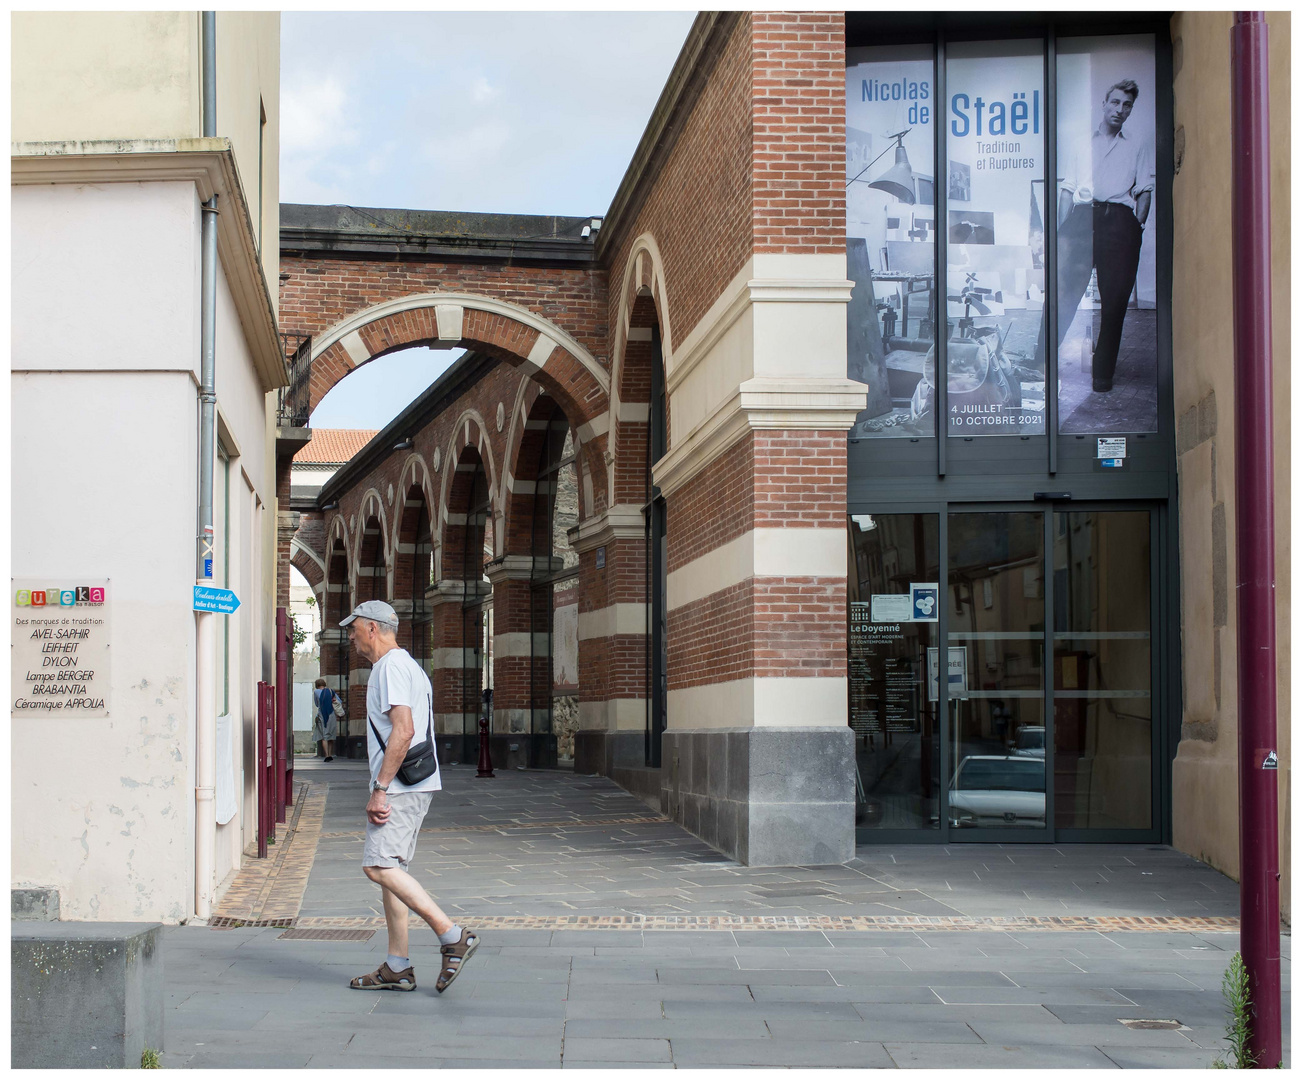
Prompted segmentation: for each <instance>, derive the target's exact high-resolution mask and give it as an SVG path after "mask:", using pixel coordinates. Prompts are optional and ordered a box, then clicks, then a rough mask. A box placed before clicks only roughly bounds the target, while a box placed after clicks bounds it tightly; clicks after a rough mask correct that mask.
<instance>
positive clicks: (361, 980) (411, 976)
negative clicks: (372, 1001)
mask: <svg viewBox="0 0 1302 1080" xmlns="http://www.w3.org/2000/svg"><path fill="white" fill-rule="evenodd" d="M348 986H349V988H350V989H352V990H415V989H416V972H415V971H414V970H413V969H412V968H404V969H403V970H402V971H394V970H393V968H391V967H389V961H387V960H386V961H385V962H384V963H383V964H381V965H380V966H379V967H378V968H376V969H375V970H374V971H372V972H371V973H370V974H369V975H358V976H357V978H355V979H353V980H352V982H350V983H349V984H348Z"/></svg>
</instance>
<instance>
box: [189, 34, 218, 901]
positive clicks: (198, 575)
mask: <svg viewBox="0 0 1302 1080" xmlns="http://www.w3.org/2000/svg"><path fill="white" fill-rule="evenodd" d="M200 23H201V26H202V31H203V67H202V71H203V76H202V77H203V93H202V107H203V136H204V138H212V137H214V136H215V135H216V134H217V60H216V57H217V14H216V12H213V11H205V12H203V13H202V14H201V16H200ZM200 268H201V269H200V272H201V278H200V286H199V288H200V301H199V352H200V373H199V382H200V386H199V535H198V543H197V549H198V550H197V557H196V563H197V566H196V569H195V580H196V582H197V584H199V585H211V584H212V559H213V550H212V545H213V530H212V474H213V458H214V456H215V451H216V442H217V391H216V388H215V384H214V355H213V354H214V349H215V344H216V339H217V196H216V195H214V196H213V197H212V198H210V199H209V200H208V201H207V202H205V203H204V204H203V232H202V235H201V247H200ZM216 620H217V616H216V615H215V614H214V613H213V612H211V611H199V612H195V665H194V666H195V733H194V734H195V738H194V830H195V834H194V914H195V917H196V918H199V919H207V918H208V916H209V915H211V914H212V892H213V864H214V854H213V853H214V849H215V847H216V832H217V806H216V786H217V785H216V760H215V759H216V749H217V747H216V744H217V621H216Z"/></svg>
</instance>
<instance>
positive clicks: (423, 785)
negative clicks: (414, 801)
mask: <svg viewBox="0 0 1302 1080" xmlns="http://www.w3.org/2000/svg"><path fill="white" fill-rule="evenodd" d="M395 705H406V706H407V708H409V709H410V710H411V721H412V726H413V728H414V729H415V730H414V731H413V733H412V737H411V745H412V746H416V745H417V744H419V743H422V742H424V741H425V740H426V739H431V738H433V736H432V734H431V728H430V724H431V721H432V719H433V715H434V688H433V687H432V686H431V685H430V681H429V676H428V675H426V674H425V670H424V669H423V668H422V667H421V666H420V665H419V664H418V663H416V661H415V660H413V659H412V658H411V653H409V652H408V651H407V650H406V649H390V650H389V651H388V652H387V653H385V654H384V655H383V656H381V657H380V659H378V660H377V661H375V665H374V666H373V667H372V668H371V678H370V681H369V682H368V683H367V684H366V720H367V724H366V754H367V757H368V758H369V760H370V765H371V779H372V780H375V779H377V778H378V777H379V775H380V766H381V764H382V763H383V762H384V751H383V750H381V749H380V744H379V742H378V740H377V739H376V738H375V732H376V731H379V733H380V738H382V739H383V740H384V745H385V746H388V745H389V739H390V737H391V735H392V734H393V722H392V721H391V720H390V719H389V716H388V713H389V710H390V709H392V708H393V707H394V706H395ZM372 725H374V729H372ZM435 761H436V762H437V761H438V757H437V752H436V755H435ZM442 789H443V778H442V773H441V770H439V769H435V770H434V775H433V776H428V777H426V778H425V779H424V780H422V781H421V782H420V783H419V784H416V785H415V786H414V787H408V786H407V785H406V784H404V783H403V782H402V781H401V780H399V779H398V778H397V777H396V776H395V777H394V778H393V780H392V782H391V783H390V784H389V794H390V795H400V794H402V793H403V792H404V791H441V790H442Z"/></svg>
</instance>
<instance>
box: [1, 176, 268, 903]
mask: <svg viewBox="0 0 1302 1080" xmlns="http://www.w3.org/2000/svg"><path fill="white" fill-rule="evenodd" d="M12 194H13V200H12V207H13V246H12V262H13V275H12V296H13V312H14V321H13V339H12V340H13V356H12V368H13V370H14V374H13V410H14V413H13V421H14V424H13V440H14V441H13V506H14V508H15V510H16V511H19V512H15V514H14V518H13V544H14V554H13V569H12V573H13V574H14V575H16V576H19V575H21V576H27V575H55V574H64V573H75V574H84V575H86V576H88V577H96V576H97V577H108V578H110V580H111V592H110V597H111V600H110V618H111V625H112V631H111V632H112V635H113V636H112V641H113V644H112V646H111V649H112V663H111V679H112V682H111V687H112V696H111V698H110V703H109V704H110V710H111V713H110V717H109V718H108V720H90V719H84V720H80V721H77V720H72V719H69V720H62V719H60V720H59V721H57V722H52V721H49V720H41V721H38V720H34V719H32V718H29V717H22V718H15V720H14V724H13V761H14V801H13V826H12V829H13V843H14V860H13V880H14V882H15V883H18V882H23V883H31V884H35V885H46V886H53V887H56V888H58V889H59V890H60V893H61V903H62V909H63V912H64V917H65V918H73V919H78V918H80V919H142V918H147V919H160V920H164V921H173V922H174V921H178V920H180V919H184V918H186V917H188V916H189V915H190V914H191V913H192V908H193V867H194V855H193V851H194V839H193V838H194V777H193V752H192V751H193V738H194V700H195V687H194V628H195V615H194V613H193V611H192V605H191V593H190V590H191V587H192V585H193V583H194V579H195V527H196V506H197V469H198V465H197V453H198V390H197V382H198V370H197V369H198V359H199V297H200V266H199V231H200V211H199V205H198V196H197V193H196V191H195V188H194V186H193V185H192V184H186V183H149V184H136V183H131V184H105V185H66V186H56V185H51V186H47V187H20V188H16V189H14V190H13V193H12ZM219 266H220V264H219ZM216 314H217V343H216V368H217V376H216V385H217V395H218V412H219V418H220V425H219V427H220V430H221V431H222V433H223V438H224V441H225V443H226V446H227V449H228V450H229V451H230V453H231V456H232V471H231V487H230V499H231V503H230V508H229V513H230V516H231V549H232V550H231V558H230V566H231V581H230V584H231V587H233V588H234V589H235V590H236V592H237V594H238V595H239V596H240V599H241V602H242V603H241V607H240V609H239V611H238V612H237V613H236V614H235V615H233V616H230V617H229V618H230V620H231V637H230V646H231V680H232V686H231V694H230V710H231V712H232V714H234V716H235V718H236V723H235V725H234V727H235V735H234V738H235V740H236V745H235V761H236V762H237V769H239V771H240V772H241V773H242V783H243V787H244V790H243V798H242V799H241V800H240V805H241V811H240V812H239V813H237V815H236V817H235V818H234V819H232V821H231V822H230V823H228V824H227V825H226V826H222V827H219V829H218V833H217V848H216V860H215V865H214V877H215V881H216V882H220V881H222V880H224V879H225V878H226V877H227V876H228V875H229V873H230V871H232V870H233V869H236V868H237V867H238V866H239V864H240V861H241V858H242V851H243V849H244V848H246V847H247V846H248V844H250V843H252V842H253V841H254V840H255V839H256V837H255V835H254V832H253V830H254V828H255V821H256V818H255V815H254V814H253V813H252V808H253V805H254V794H255V788H254V784H255V779H256V778H255V775H254V769H253V768H252V747H253V736H254V730H255V724H256V701H257V699H256V683H257V681H258V680H259V679H263V678H269V677H270V675H271V671H270V669H269V665H268V657H269V655H270V644H269V642H270V622H271V620H272V619H274V610H273V609H272V608H271V607H270V604H269V602H268V595H267V593H268V590H269V589H270V588H273V587H274V574H273V573H272V572H271V571H270V570H266V571H265V572H264V568H263V564H264V563H266V562H267V560H269V559H272V558H274V515H268V514H266V513H265V512H264V508H265V507H266V506H267V505H268V504H270V505H272V506H273V507H274V501H273V500H272V499H271V492H272V486H273V482H272V479H271V471H272V462H271V458H270V454H269V445H270V444H269V440H268V425H269V423H271V422H272V421H271V419H270V418H269V417H268V415H267V410H268V400H269V399H268V396H267V395H264V394H263V393H262V390H261V386H260V384H259V382H258V380H257V376H256V373H255V371H254V368H253V365H252V361H251V356H250V352H249V349H248V346H247V342H246V340H245V336H244V328H243V327H242V326H241V324H240V320H239V316H238V312H237V310H236V308H235V305H234V302H233V300H232V297H231V293H230V290H229V288H228V287H227V285H226V282H225V279H224V277H221V276H219V281H218V289H217V313H216ZM90 369H95V370H90ZM142 369H143V370H142ZM270 400H271V402H272V407H273V408H274V395H273V396H272V397H271V399H270ZM220 484H221V477H220V472H219V471H218V472H217V475H216V476H215V487H217V486H219V485H220ZM53 492H58V493H59V497H58V498H52V497H51V493H53ZM214 494H215V501H217V500H219V499H221V497H222V493H221V491H220V490H215V492H214ZM23 507H33V508H39V510H36V511H34V512H31V513H23V512H21V508H23ZM217 541H218V550H217V552H215V556H216V558H217V559H218V560H221V559H222V558H223V557H224V552H223V551H222V550H221V544H222V543H223V532H222V530H220V529H219V530H218V535H217ZM217 618H218V619H219V620H220V619H221V618H222V617H221V616H218V617H217ZM217 632H218V635H219V636H220V635H221V626H220V621H219V626H218V631H217ZM220 692H221V687H220V686H218V687H216V688H215V693H217V694H220ZM216 704H217V707H218V709H220V707H221V700H220V697H219V698H218V701H217V702H216ZM51 732H54V738H53V740H52V741H51V738H50V733H51ZM43 754H50V755H51V756H52V759H53V760H58V761H59V762H60V768H61V770H66V771H62V772H61V773H60V777H59V782H58V784H57V785H53V786H52V785H51V783H50V780H51V777H50V776H49V774H47V773H45V772H43V771H35V770H33V769H32V766H31V763H32V761H34V760H37V759H39V758H40V757H41V756H42V755H43ZM237 779H240V778H238V777H237ZM51 791H52V792H53V796H51V794H50V792H51ZM37 793H39V796H40V797H39V798H37V797H36V796H37ZM51 797H53V800H54V801H53V806H52V807H51V806H50V799H51ZM37 806H39V807H40V811H39V813H38V812H35V811H34V810H29V807H33V808H34V807H37Z"/></svg>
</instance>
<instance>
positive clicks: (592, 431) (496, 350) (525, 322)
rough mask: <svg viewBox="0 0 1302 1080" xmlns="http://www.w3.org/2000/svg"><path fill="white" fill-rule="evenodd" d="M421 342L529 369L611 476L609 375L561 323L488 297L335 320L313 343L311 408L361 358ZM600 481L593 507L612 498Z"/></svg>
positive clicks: (596, 467)
mask: <svg viewBox="0 0 1302 1080" xmlns="http://www.w3.org/2000/svg"><path fill="white" fill-rule="evenodd" d="M420 345H428V346H434V347H442V348H450V347H460V348H466V349H473V350H475V351H477V352H481V353H484V354H486V355H488V356H493V357H495V358H497V359H499V360H502V361H504V362H505V363H508V364H511V365H512V366H514V367H517V368H521V369H523V370H524V371H525V372H526V373H527V374H528V375H529V376H530V377H531V378H532V379H533V380H534V381H536V382H537V383H538V384H539V385H540V386H542V387H543V388H544V389H545V390H546V391H547V393H549V394H550V395H552V397H554V398H555V399H556V401H557V402H558V403H559V404H560V406H561V408H562V409H564V410H565V414H566V416H567V417H569V419H570V423H571V424H572V425H573V426H574V428H575V429H576V430H577V431H581V432H582V435H583V443H584V456H585V460H586V466H587V469H588V472H589V474H590V475H591V476H592V477H594V479H595V478H600V477H605V476H606V472H607V470H606V461H605V457H604V455H605V451H606V447H607V438H608V431H607V429H608V427H609V423H608V412H609V408H610V374H609V373H608V372H607V371H606V369H605V367H603V366H602V364H601V363H600V362H599V361H598V360H597V358H596V357H594V356H593V355H592V353H591V352H589V351H588V350H587V349H586V348H585V347H584V346H583V345H582V344H580V343H579V341H577V340H576V339H575V338H574V337H572V336H571V335H570V334H569V333H567V332H566V331H565V330H563V329H561V328H560V327H559V326H557V325H556V324H555V323H553V322H551V321H550V320H548V319H546V318H544V317H543V316H541V315H538V314H536V313H535V312H532V311H530V310H528V309H527V308H524V307H521V306H520V305H518V304H513V303H510V302H509V301H506V300H499V299H496V298H493V297H489V296H482V295H478V294H474V293H462V292H432V293H420V294H416V295H412V296H405V297H400V298H398V299H394V300H387V301H385V302H383V303H379V304H374V305H372V306H370V307H367V308H363V309H361V310H359V311H356V312H354V313H353V314H351V315H349V316H347V317H346V318H344V319H342V320H340V321H339V322H337V323H335V324H334V325H333V326H332V327H330V328H329V329H328V330H325V331H323V332H322V333H320V334H319V335H317V336H316V337H314V339H313V342H312V381H311V388H310V398H311V405H312V407H313V408H315V407H316V405H317V404H318V403H319V402H320V401H321V399H322V398H323V397H325V395H326V393H328V392H329V390H330V389H331V388H332V387H333V386H334V385H335V384H336V383H338V382H339V381H340V380H341V379H343V378H344V377H345V376H347V375H348V374H349V373H350V372H352V371H354V370H355V369H356V368H357V367H360V366H361V365H362V364H364V363H367V362H368V361H370V360H373V359H375V358H376V357H378V356H383V355H384V354H386V353H390V352H395V351H397V350H399V349H407V348H411V347H413V346H420ZM596 488H597V490H596V491H594V493H593V500H592V501H593V506H592V507H591V508H590V509H592V510H599V509H601V508H604V507H605V506H606V505H607V502H608V492H607V485H606V484H602V483H598V484H596Z"/></svg>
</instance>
